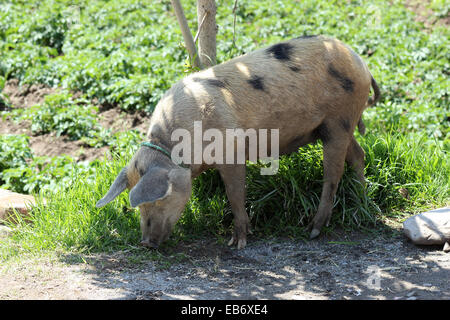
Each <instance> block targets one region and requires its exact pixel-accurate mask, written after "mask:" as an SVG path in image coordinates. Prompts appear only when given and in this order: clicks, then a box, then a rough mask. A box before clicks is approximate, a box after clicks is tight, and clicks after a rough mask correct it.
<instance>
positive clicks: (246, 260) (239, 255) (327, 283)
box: [63, 232, 450, 300]
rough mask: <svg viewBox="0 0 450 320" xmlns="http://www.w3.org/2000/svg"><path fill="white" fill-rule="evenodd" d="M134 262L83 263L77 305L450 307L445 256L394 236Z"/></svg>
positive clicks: (167, 252) (260, 245)
mask: <svg viewBox="0 0 450 320" xmlns="http://www.w3.org/2000/svg"><path fill="white" fill-rule="evenodd" d="M137 257H139V254H138V255H137V256H136V254H135V253H134V254H131V253H127V252H118V253H114V254H110V255H106V254H101V255H95V256H90V257H87V258H85V261H87V265H88V267H87V268H85V269H83V274H84V279H85V283H84V285H85V286H86V285H87V287H88V291H89V290H91V291H92V292H93V293H94V292H97V295H95V294H93V295H92V297H90V296H87V297H83V298H92V299H97V298H101V299H409V300H415V299H450V283H449V281H448V279H449V276H450V254H446V253H444V252H443V251H442V247H440V246H438V247H424V246H422V247H418V246H415V245H413V244H411V243H410V242H408V241H407V240H406V239H405V238H404V236H403V235H401V234H400V233H398V232H397V233H395V232H394V234H393V235H392V234H391V235H377V236H373V235H367V234H361V233H351V234H344V233H341V234H339V233H335V234H332V235H329V236H324V237H322V238H320V239H319V240H314V241H301V240H295V241H294V240H281V239H277V240H267V239H266V240H260V239H255V238H250V241H249V243H248V246H247V247H246V248H245V249H243V250H236V249H234V248H229V247H227V246H226V245H222V244H218V243H217V242H216V241H214V240H206V239H204V240H196V241H192V242H180V243H178V244H177V245H175V246H174V247H170V248H169V247H167V248H165V249H162V250H161V251H158V252H157V253H155V252H154V253H152V257H153V258H152V259H150V256H149V260H145V259H141V258H138V259H140V260H139V261H137V260H136V259H137ZM155 257H156V259H155ZM63 259H64V260H65V262H69V263H78V262H79V259H77V258H76V257H75V259H74V257H71V256H65V257H64V258H63ZM77 261H78V262H77Z"/></svg>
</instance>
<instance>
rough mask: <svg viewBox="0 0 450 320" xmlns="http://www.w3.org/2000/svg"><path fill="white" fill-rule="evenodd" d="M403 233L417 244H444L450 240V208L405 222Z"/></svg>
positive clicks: (420, 215) (411, 218)
mask: <svg viewBox="0 0 450 320" xmlns="http://www.w3.org/2000/svg"><path fill="white" fill-rule="evenodd" d="M403 232H404V233H405V235H406V236H407V237H408V238H409V239H411V241H412V242H413V243H415V244H422V245H437V244H444V243H446V242H447V241H449V239H450V207H447V208H440V209H436V210H432V211H427V212H422V213H420V214H418V215H415V216H413V217H410V218H408V219H406V220H405V222H403Z"/></svg>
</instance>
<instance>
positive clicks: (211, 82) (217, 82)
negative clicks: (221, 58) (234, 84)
mask: <svg viewBox="0 0 450 320" xmlns="http://www.w3.org/2000/svg"><path fill="white" fill-rule="evenodd" d="M205 82H206V83H207V84H208V85H210V86H213V87H219V88H225V87H226V85H225V82H223V81H221V80H218V79H206V81H205Z"/></svg>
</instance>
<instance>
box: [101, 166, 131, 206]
mask: <svg viewBox="0 0 450 320" xmlns="http://www.w3.org/2000/svg"><path fill="white" fill-rule="evenodd" d="M127 184H128V178H127V168H126V167H125V168H123V169H122V171H120V173H119V175H118V176H117V178H116V180H114V183H113V184H112V186H111V187H110V188H109V191H108V193H107V194H106V195H105V196H104V197H103V198H101V199H100V200H99V201H98V202H97V204H96V205H95V206H96V207H97V208H101V207H103V206H104V205H106V204H108V203H110V202H111V201H113V200H114V199H115V198H116V197H117V196H118V195H119V194H121V193H122V191H123V190H125V189H126V187H127Z"/></svg>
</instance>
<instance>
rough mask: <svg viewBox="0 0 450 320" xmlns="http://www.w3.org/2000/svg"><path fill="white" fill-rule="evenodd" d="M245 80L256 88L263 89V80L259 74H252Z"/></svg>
mask: <svg viewBox="0 0 450 320" xmlns="http://www.w3.org/2000/svg"><path fill="white" fill-rule="evenodd" d="M247 82H248V83H249V84H250V85H251V86H252V87H253V88H254V89H256V90H264V80H263V78H262V77H259V76H252V77H251V79H250V80H247Z"/></svg>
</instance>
